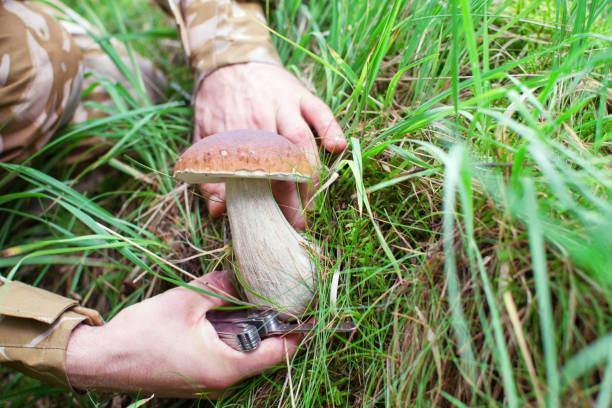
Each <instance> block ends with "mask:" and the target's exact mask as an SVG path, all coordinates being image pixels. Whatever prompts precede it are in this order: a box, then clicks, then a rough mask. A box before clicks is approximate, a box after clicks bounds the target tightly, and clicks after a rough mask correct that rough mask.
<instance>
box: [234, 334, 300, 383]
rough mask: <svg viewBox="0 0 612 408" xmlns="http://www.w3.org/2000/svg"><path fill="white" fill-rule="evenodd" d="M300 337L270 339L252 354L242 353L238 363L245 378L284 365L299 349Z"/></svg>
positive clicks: (295, 335)
mask: <svg viewBox="0 0 612 408" xmlns="http://www.w3.org/2000/svg"><path fill="white" fill-rule="evenodd" d="M299 341H300V336H299V335H297V334H290V335H287V336H283V337H277V336H275V337H269V338H267V339H265V340H263V341H262V342H261V345H260V346H259V347H258V348H257V349H256V350H255V351H252V352H249V353H242V355H241V356H240V358H239V359H238V361H236V363H237V364H238V365H239V367H241V371H242V372H243V374H244V376H245V377H250V376H252V375H255V374H259V373H261V372H263V371H265V370H267V369H268V368H271V367H274V366H275V365H278V364H282V363H284V362H285V361H286V359H287V358H288V357H289V358H290V357H291V356H292V355H293V354H295V352H296V351H297V349H298V344H299Z"/></svg>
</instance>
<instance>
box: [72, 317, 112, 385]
mask: <svg viewBox="0 0 612 408" xmlns="http://www.w3.org/2000/svg"><path fill="white" fill-rule="evenodd" d="M104 329H105V327H104V326H89V325H86V324H80V325H79V326H77V327H76V328H75V329H74V330H73V331H72V334H71V335H70V339H69V340H68V346H67V347H66V376H67V377H68V381H69V382H70V385H71V386H72V388H74V389H77V390H83V391H84V390H87V389H90V388H92V387H93V386H95V385H96V383H99V381H100V378H99V377H100V374H101V373H100V372H99V371H100V370H99V367H104V365H105V364H106V362H105V358H104V352H103V350H104V349H103V348H102V347H99V346H100V345H101V343H103V342H104V340H103V339H102V332H103V331H104Z"/></svg>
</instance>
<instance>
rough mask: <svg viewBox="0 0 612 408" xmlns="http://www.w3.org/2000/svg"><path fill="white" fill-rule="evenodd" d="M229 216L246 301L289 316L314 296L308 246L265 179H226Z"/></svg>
mask: <svg viewBox="0 0 612 408" xmlns="http://www.w3.org/2000/svg"><path fill="white" fill-rule="evenodd" d="M225 194H226V206H227V214H228V217H229V221H230V228H231V231H232V244H233V247H234V254H235V255H236V259H237V261H238V271H237V272H238V275H239V280H240V282H241V284H242V285H243V286H244V287H245V292H246V296H247V299H248V300H249V301H250V302H252V303H256V304H258V305H260V306H264V307H272V308H275V309H279V310H283V311H285V313H287V314H290V315H300V314H302V313H303V312H304V310H305V309H306V307H307V306H308V303H309V302H310V300H311V299H312V296H313V287H314V277H315V274H314V271H315V267H314V264H313V263H312V261H311V259H310V256H309V253H308V251H307V250H306V248H307V247H308V243H307V241H306V240H305V239H304V238H302V237H301V236H300V234H298V233H297V232H296V231H295V230H294V229H293V227H292V226H291V225H290V224H289V223H288V222H287V220H286V219H285V216H284V215H283V214H282V212H281V210H280V209H279V208H278V205H277V204H276V201H275V200H274V197H273V196H272V191H271V186H270V181H269V180H266V179H227V180H226V181H225Z"/></svg>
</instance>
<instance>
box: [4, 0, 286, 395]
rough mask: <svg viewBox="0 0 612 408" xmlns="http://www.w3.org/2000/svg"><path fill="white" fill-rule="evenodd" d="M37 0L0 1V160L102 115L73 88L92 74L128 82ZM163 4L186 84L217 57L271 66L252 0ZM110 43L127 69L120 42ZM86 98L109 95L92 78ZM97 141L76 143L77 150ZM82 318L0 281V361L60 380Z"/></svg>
mask: <svg viewBox="0 0 612 408" xmlns="http://www.w3.org/2000/svg"><path fill="white" fill-rule="evenodd" d="M164 1H165V0H158V2H159V3H162V2H164ZM46 2H47V3H50V4H52V5H53V6H51V5H48V4H43V3H32V2H21V1H16V0H3V1H2V2H1V3H0V24H1V25H0V27H2V28H1V29H0V161H10V162H23V161H24V160H26V159H27V158H28V157H29V156H31V155H32V154H33V153H35V152H36V151H37V150H39V149H40V148H41V147H42V146H44V145H45V143H47V141H48V140H49V139H50V138H51V136H52V135H53V134H54V133H55V132H56V131H57V130H58V129H59V128H60V127H61V126H62V125H64V124H66V123H69V122H72V123H79V122H82V121H84V120H87V119H90V118H92V117H100V116H102V115H104V112H103V111H101V110H96V109H91V108H86V107H85V106H84V105H83V102H84V101H83V100H81V91H82V89H88V87H89V86H90V85H91V84H93V82H94V81H97V80H98V78H97V77H96V76H97V75H102V76H105V77H107V78H110V79H112V80H115V81H119V82H121V83H123V84H124V86H126V88H128V89H130V87H131V86H130V84H129V83H128V81H127V80H126V79H125V78H124V77H123V75H122V74H121V73H120V72H119V70H118V69H117V67H116V66H115V64H114V63H113V62H112V61H111V60H110V58H108V56H106V54H105V53H104V52H103V51H102V50H101V49H100V47H99V46H98V45H97V43H96V42H95V41H94V40H93V39H92V38H91V36H90V35H89V33H92V34H93V35H97V33H96V30H95V29H94V28H93V27H92V26H91V25H90V24H88V23H87V21H85V20H84V19H83V18H81V17H80V16H79V15H78V14H76V13H75V12H74V11H72V10H70V9H69V8H67V7H66V6H64V5H62V4H61V3H58V2H56V1H54V0H46ZM164 6H166V7H165V8H166V9H167V10H169V11H170V12H171V13H172V15H173V16H174V18H175V20H176V25H177V27H178V29H179V34H180V37H181V40H182V41H181V42H182V44H183V47H184V50H185V55H186V56H187V58H188V60H189V64H190V66H191V68H192V70H193V71H194V73H195V75H196V86H195V90H197V89H198V87H199V84H200V82H201V81H202V80H203V79H204V78H205V76H206V75H207V74H208V73H210V72H212V71H213V70H214V69H216V68H219V67H221V66H224V65H228V64H236V63H242V62H264V63H270V64H277V65H280V59H279V57H278V54H277V53H276V51H275V50H274V47H273V45H272V42H271V40H270V36H269V34H268V31H267V29H266V27H265V18H264V16H263V12H262V9H261V7H260V6H259V5H257V4H245V3H240V4H238V3H236V2H233V1H229V0H167V3H165V4H164ZM58 18H59V19H58ZM113 45H114V46H115V49H117V51H118V52H119V54H120V55H123V56H124V57H123V60H124V63H125V64H126V65H127V66H128V67H129V66H130V62H129V59H128V58H127V52H126V50H125V48H124V47H123V46H122V45H121V44H119V43H113ZM136 60H137V64H138V65H139V68H140V70H141V72H142V74H143V79H144V81H145V88H146V92H147V96H148V98H149V99H150V100H151V101H152V102H157V101H158V100H159V97H160V96H161V93H162V92H161V91H162V90H163V89H164V88H165V86H166V82H165V79H164V77H163V76H161V74H160V73H159V71H157V70H155V69H154V68H153V66H152V65H151V63H150V62H149V61H147V60H145V59H144V58H141V57H138V56H137V57H136ZM90 71H91V72H94V75H92V76H90V77H88V78H85V79H84V77H83V73H84V72H90ZM87 100H92V101H96V102H98V103H101V104H109V105H110V104H111V103H112V101H111V99H110V97H109V95H108V94H107V93H106V91H105V90H104V89H103V88H102V87H101V86H99V87H98V88H96V89H94V90H93V91H92V92H90V93H89V94H88V96H87ZM99 143H100V141H97V140H87V141H84V142H83V144H84V149H83V150H86V149H89V147H90V146H95V145H96V144H99ZM76 157H77V159H82V157H81V156H78V155H77V156H76ZM0 279H1V278H0ZM81 323H85V324H90V325H102V324H103V321H102V318H101V317H100V315H99V314H98V312H96V311H95V310H91V309H87V308H83V307H80V306H78V304H77V302H76V301H74V300H71V299H67V298H65V297H62V296H59V295H56V294H53V293H50V292H47V291H44V290H42V289H39V288H35V287H32V286H28V285H25V284H22V283H19V282H8V283H4V284H3V285H2V286H0V363H2V364H6V365H8V366H10V367H13V368H15V369H17V370H20V371H23V372H25V373H26V374H28V375H30V376H32V377H35V378H38V379H41V380H43V381H45V382H48V383H52V384H58V385H61V386H64V387H68V388H69V387H70V384H69V382H68V379H67V377H66V367H65V358H66V347H67V345H68V339H69V338H70V334H71V332H72V330H73V329H74V328H75V327H76V326H77V325H79V324H81Z"/></svg>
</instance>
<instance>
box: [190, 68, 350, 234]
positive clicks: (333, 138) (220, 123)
mask: <svg viewBox="0 0 612 408" xmlns="http://www.w3.org/2000/svg"><path fill="white" fill-rule="evenodd" d="M310 126H312V127H313V128H314V130H315V131H316V133H317V135H318V137H319V138H320V140H321V144H322V145H323V147H325V149H326V150H327V151H329V152H330V153H339V152H341V151H342V150H343V149H344V148H345V147H346V139H345V137H344V135H343V134H342V129H341V128H340V125H338V122H336V120H335V118H334V115H333V113H332V111H331V110H330V109H329V107H328V106H327V105H326V104H325V103H324V102H323V101H322V100H321V99H319V98H317V97H316V96H314V95H313V94H311V93H310V92H309V91H308V90H307V89H306V88H305V87H304V86H303V85H302V84H301V83H300V81H299V80H298V79H297V78H296V77H295V76H293V75H292V74H291V73H290V72H289V71H287V70H285V69H284V68H282V67H278V66H275V65H271V64H265V63H255V62H251V63H245V64H235V65H228V66H226V67H223V68H220V69H218V70H216V71H214V72H213V73H212V74H210V75H209V76H208V77H207V78H206V79H205V80H204V81H203V82H202V84H201V86H200V89H199V90H198V93H197V95H196V100H195V128H194V142H197V141H198V140H200V139H202V138H204V137H206V136H209V135H212V134H214V133H218V132H222V131H225V130H236V129H261V130H268V131H272V132H276V133H278V134H280V135H281V136H284V137H285V138H287V139H288V140H289V141H290V142H292V143H295V144H296V145H297V146H299V147H300V148H301V149H302V151H303V152H304V153H305V154H306V156H307V157H308V159H309V161H310V163H311V164H312V166H313V168H314V170H315V173H314V174H313V178H312V183H310V185H309V184H308V183H302V184H301V185H300V186H299V194H298V188H297V186H296V184H295V183H291V182H287V181H276V182H274V183H273V185H272V191H273V193H274V197H275V198H276V201H277V203H278V205H279V207H280V209H281V210H282V211H283V214H284V215H285V217H286V218H287V219H288V220H289V222H290V223H291V224H292V225H293V226H294V227H295V228H298V229H304V227H305V219H304V215H303V212H302V210H301V208H302V203H307V202H308V199H309V198H310V197H311V196H312V194H313V193H314V190H315V189H316V187H317V184H318V176H317V174H318V169H320V162H319V153H318V150H317V144H316V142H315V139H314V135H313V133H312V131H311V130H310ZM200 189H201V191H202V194H203V195H204V196H205V197H207V202H206V205H207V207H208V211H209V213H210V214H211V215H212V216H219V215H221V214H222V213H223V212H224V211H225V203H224V200H225V185H224V184H223V183H206V184H201V185H200ZM300 196H301V197H300ZM300 199H301V201H300Z"/></svg>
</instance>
